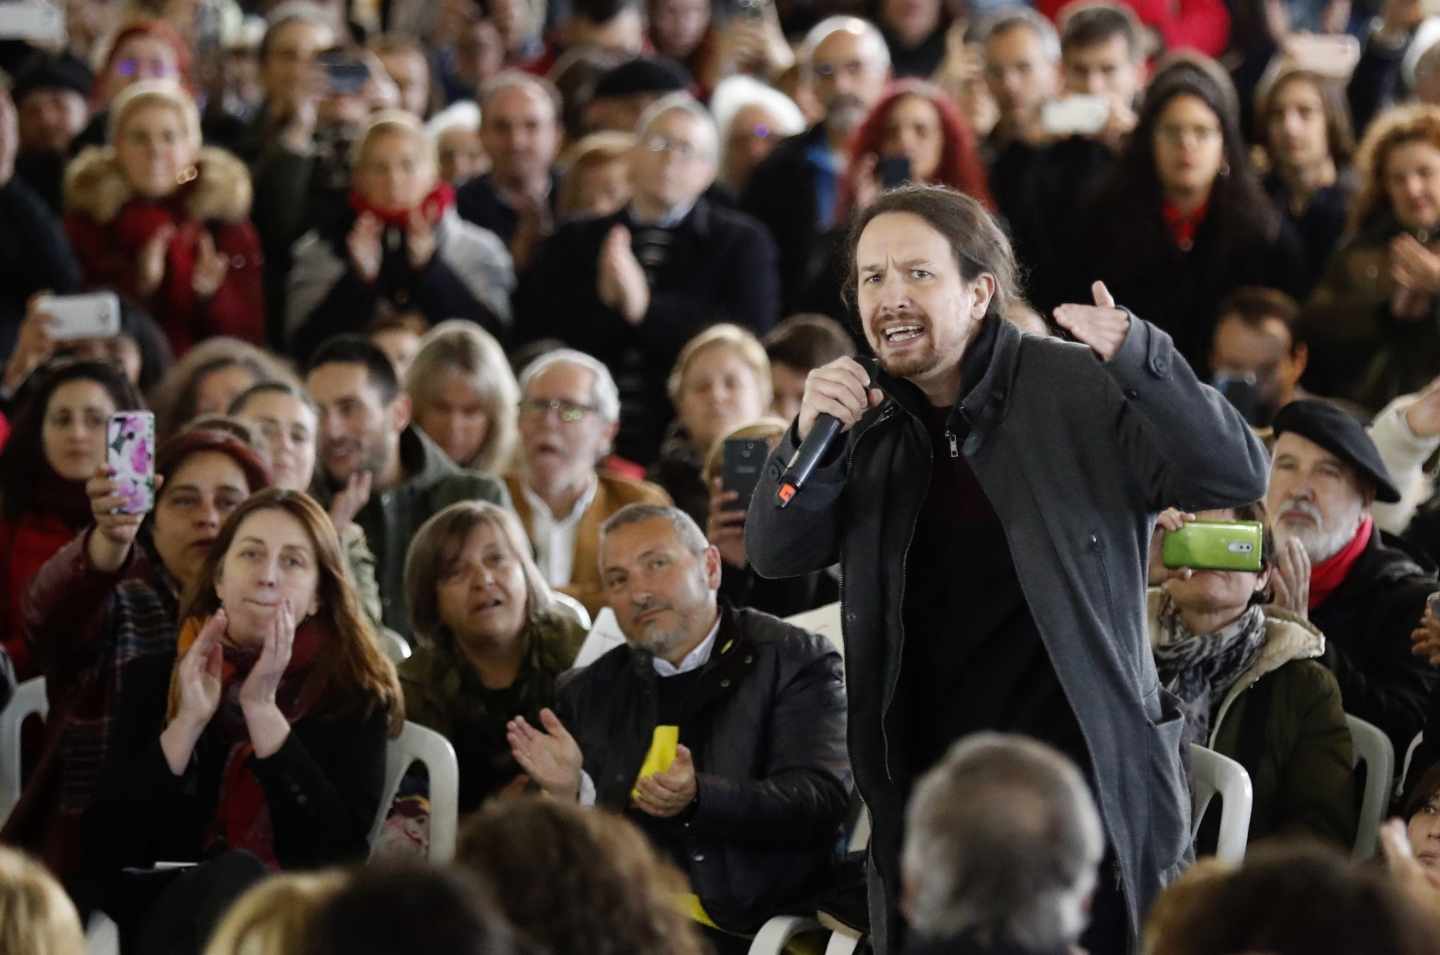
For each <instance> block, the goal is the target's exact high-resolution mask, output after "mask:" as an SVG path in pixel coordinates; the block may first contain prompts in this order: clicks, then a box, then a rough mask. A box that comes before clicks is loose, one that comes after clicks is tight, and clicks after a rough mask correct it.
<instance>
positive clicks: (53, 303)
mask: <svg viewBox="0 0 1440 955" xmlns="http://www.w3.org/2000/svg"><path fill="white" fill-rule="evenodd" d="M38 307H39V308H40V310H41V311H42V312H45V313H46V314H48V315H50V316H51V317H52V318H53V319H54V321H53V322H51V323H50V337H51V338H54V339H56V340H57V341H73V340H74V339H77V338H114V337H115V336H116V335H118V334H120V298H119V296H117V295H116V294H115V293H114V292H91V293H88V294H85V295H47V296H46V297H44V298H43V299H41V300H40V302H39V306H38Z"/></svg>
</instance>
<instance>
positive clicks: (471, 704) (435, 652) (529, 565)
mask: <svg viewBox="0 0 1440 955" xmlns="http://www.w3.org/2000/svg"><path fill="white" fill-rule="evenodd" d="M405 592H406V598H407V600H408V602H409V606H410V619H411V627H412V633H413V634H414V636H415V638H416V641H417V643H418V647H417V648H416V650H415V652H414V653H413V654H412V655H411V656H410V658H409V659H407V660H406V661H405V662H404V663H402V664H401V665H400V683H401V686H402V687H403V688H404V690H405V704H406V713H407V714H408V715H409V718H410V719H411V720H413V721H414V722H416V723H419V724H421V725H422V726H428V727H430V728H431V729H434V730H436V731H437V732H439V733H441V734H442V735H444V736H445V737H446V738H447V739H449V740H450V742H451V743H452V744H453V745H454V747H455V752H456V755H457V756H458V758H459V761H460V810H461V812H468V811H470V810H472V809H474V808H476V807H477V806H479V805H480V804H481V803H482V802H483V801H484V800H485V799H487V798H489V797H491V796H493V795H495V794H497V793H499V792H501V791H502V790H506V789H510V790H516V789H519V788H522V787H523V786H524V785H525V780H524V775H523V771H522V770H521V769H520V767H519V765H518V764H517V763H515V761H514V758H513V757H512V756H511V754H510V745H509V743H508V742H507V741H506V736H505V724H506V723H507V722H508V721H509V720H511V719H513V718H514V717H516V716H524V717H525V718H526V719H527V720H538V719H539V718H540V711H541V710H542V709H545V708H546V707H550V706H553V705H554V703H555V680H556V678H557V677H558V676H559V675H560V674H561V673H563V672H564V671H565V670H567V669H569V668H570V666H571V664H573V663H574V661H575V654H576V653H577V652H579V649H580V643H581V641H582V640H583V639H584V636H585V631H584V628H583V627H581V625H580V623H579V621H578V620H577V619H576V618H575V616H574V614H573V613H571V612H570V611H569V610H567V609H566V608H565V607H563V606H562V605H561V604H560V603H558V602H557V601H556V600H555V596H554V594H553V593H552V592H551V590H550V586H549V585H548V584H547V583H546V582H545V578H544V576H543V575H542V574H541V573H540V568H539V567H537V566H536V564H535V560H534V558H532V557H531V556H530V543H529V541H528V540H526V538H525V531H524V528H522V527H521V526H520V522H519V520H518V519H517V518H516V517H515V515H514V514H512V513H511V512H509V511H507V510H505V509H504V508H501V507H497V506H495V505H493V504H488V503H485V502H482V501H461V502H459V503H456V504H452V505H450V506H449V507H447V508H445V509H444V510H443V511H441V512H440V513H438V514H436V515H435V516H434V517H432V518H430V520H428V521H426V522H425V523H424V524H423V525H422V526H421V528H420V531H419V533H418V534H416V535H415V539H414V541H413V542H412V543H411V545H410V553H409V556H408V557H407V559H406V562H405Z"/></svg>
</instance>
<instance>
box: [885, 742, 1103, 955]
mask: <svg viewBox="0 0 1440 955" xmlns="http://www.w3.org/2000/svg"><path fill="white" fill-rule="evenodd" d="M1104 854H1105V835H1104V830H1103V829H1102V827H1101V825H1100V813H1099V811H1098V810H1097V809H1096V808H1095V800H1094V798H1093V797H1092V796H1091V795H1090V788H1089V787H1088V786H1087V785H1086V783H1085V778H1084V776H1082V775H1081V773H1080V770H1079V769H1078V768H1077V767H1076V766H1075V764H1074V763H1072V762H1071V761H1070V760H1068V759H1066V758H1065V756H1064V755H1063V754H1062V753H1061V752H1060V751H1059V750H1056V749H1054V748H1053V747H1050V746H1047V745H1045V744H1044V743H1041V742H1040V741H1038V740H1035V739H1031V738H1030V737H1027V736H1020V735H1015V734H1007V733H974V734H971V735H970V736H967V737H965V738H964V739H961V740H959V741H958V742H956V743H955V744H954V745H953V746H951V747H950V751H949V752H948V753H947V754H946V755H945V758H944V759H943V760H942V761H941V762H940V763H939V764H937V765H936V766H935V767H934V768H933V769H931V770H930V771H929V772H927V773H926V774H925V775H924V776H923V777H922V778H921V780H920V782H919V784H918V785H917V786H916V787H915V795H914V796H913V797H912V798H911V800H910V806H909V809H908V810H907V811H906V824H905V848H904V853H903V855H902V856H901V871H902V876H903V879H904V897H903V901H902V903H901V905H902V907H903V908H904V910H905V916H906V918H907V919H908V921H909V922H910V925H911V927H912V928H913V929H914V931H915V934H916V935H917V936H919V939H920V941H919V942H918V944H915V945H913V946H911V947H910V948H909V949H908V950H907V951H909V952H910V953H911V955H922V953H925V955H940V953H942V952H943V953H947V955H960V953H965V955H1000V953H1004V955H1042V953H1043V955H1063V953H1068V952H1072V951H1074V948H1073V946H1074V945H1075V944H1076V943H1077V942H1078V941H1079V939H1080V933H1081V932H1083V931H1084V929H1085V925H1086V923H1087V922H1088V921H1089V908H1090V898H1091V895H1092V893H1093V891H1094V889H1095V883H1096V878H1097V870H1098V868H1099V866H1100V861H1101V859H1102V858H1103V857H1104Z"/></svg>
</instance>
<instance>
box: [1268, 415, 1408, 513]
mask: <svg viewBox="0 0 1440 955" xmlns="http://www.w3.org/2000/svg"><path fill="white" fill-rule="evenodd" d="M1273 428H1274V431H1275V437H1277V438H1278V437H1280V435H1282V434H1285V433H1286V432H1289V433H1291V434H1298V435H1299V436H1300V437H1302V438H1308V439H1309V440H1311V441H1314V442H1315V443H1316V444H1318V445H1320V447H1322V448H1324V449H1325V450H1326V451H1329V452H1330V453H1331V454H1333V455H1335V456H1336V457H1337V458H1340V459H1341V460H1342V461H1345V462H1347V463H1349V464H1350V465H1352V466H1353V467H1354V468H1355V469H1356V470H1358V471H1359V472H1360V473H1361V475H1363V476H1364V477H1366V478H1369V479H1370V480H1371V481H1373V482H1374V483H1375V499H1376V500H1377V501H1381V502H1383V503H1385V504H1394V503H1396V502H1397V501H1399V500H1400V491H1399V490H1398V489H1397V488H1396V487H1395V479H1394V478H1392V477H1391V476H1390V472H1389V471H1388V470H1386V468H1385V462H1384V461H1383V460H1382V459H1381V457H1380V452H1379V451H1378V450H1377V449H1376V448H1375V442H1374V441H1371V440H1370V435H1368V434H1366V433H1365V428H1364V427H1362V426H1361V424H1360V422H1358V421H1356V420H1355V419H1354V418H1352V417H1350V415H1349V414H1348V413H1346V412H1345V411H1342V410H1341V409H1340V408H1339V407H1337V406H1335V405H1332V404H1331V403H1330V402H1328V401H1316V400H1314V399H1309V398H1307V399H1303V400H1300V401H1292V402H1290V403H1289V404H1288V405H1286V406H1285V407H1283V408H1281V409H1280V410H1279V411H1278V412H1277V413H1276V414H1275V422H1274V425H1273Z"/></svg>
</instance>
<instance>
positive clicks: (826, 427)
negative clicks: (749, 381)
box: [776, 358, 885, 507]
mask: <svg viewBox="0 0 1440 955" xmlns="http://www.w3.org/2000/svg"><path fill="white" fill-rule="evenodd" d="M871 365H872V367H873V362H871ZM870 376H871V370H870V369H869V368H867V367H866V366H865V365H864V364H861V363H860V362H859V361H857V360H856V359H854V358H837V359H835V360H834V361H832V362H831V363H830V364H828V365H822V366H821V367H819V368H816V369H815V370H814V371H812V372H810V374H809V375H808V376H806V378H805V396H804V397H803V398H802V399H801V400H800V415H799V419H798V420H797V421H796V425H795V427H796V432H797V435H798V436H799V438H800V449H799V450H798V451H796V452H795V456H794V457H792V458H791V459H790V462H789V464H788V465H787V466H786V468H785V474H784V476H783V477H782V478H781V479H780V489H779V491H778V492H777V494H776V503H778V504H779V505H780V506H781V507H785V506H786V505H788V504H789V503H790V501H791V499H792V498H794V496H795V495H796V494H797V493H798V492H799V491H800V489H801V488H802V487H803V486H804V485H805V482H806V481H807V480H808V479H809V477H810V474H811V472H812V471H814V470H815V467H816V465H818V464H819V463H820V460H821V459H822V458H824V457H825V455H826V453H827V452H828V451H829V450H830V446H831V445H832V444H833V443H834V442H835V441H837V440H839V437H840V435H841V434H843V433H844V432H846V431H848V430H850V428H851V427H853V426H854V425H855V423H856V422H858V421H859V420H860V419H861V418H863V417H864V416H865V412H867V411H869V410H870V409H871V408H873V407H875V406H876V405H878V404H880V402H882V401H884V400H885V395H884V393H883V392H882V391H880V389H879V388H872V387H870Z"/></svg>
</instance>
